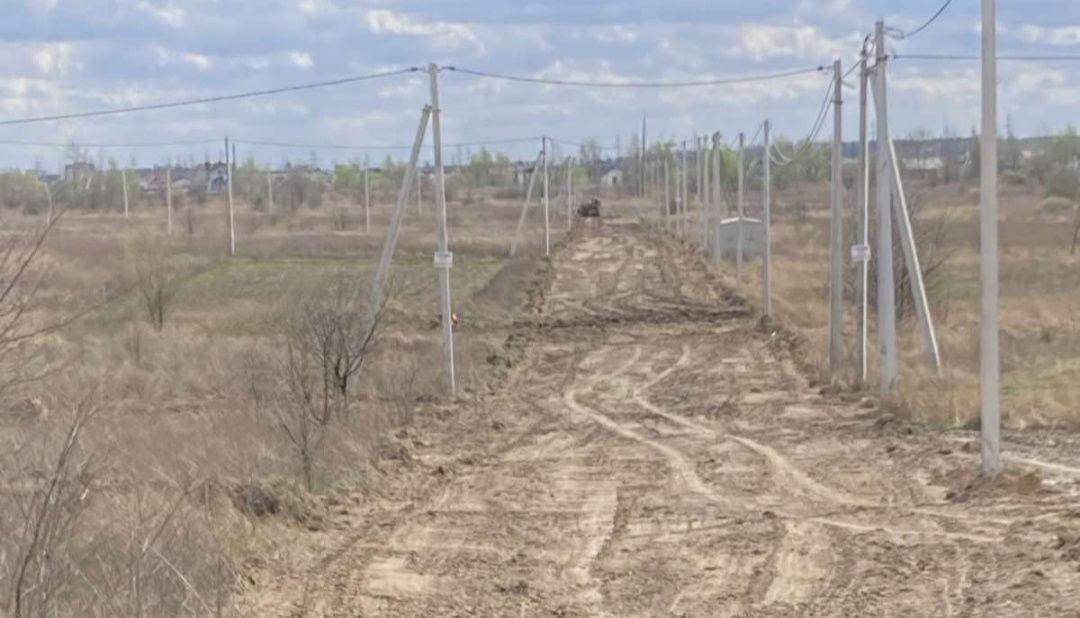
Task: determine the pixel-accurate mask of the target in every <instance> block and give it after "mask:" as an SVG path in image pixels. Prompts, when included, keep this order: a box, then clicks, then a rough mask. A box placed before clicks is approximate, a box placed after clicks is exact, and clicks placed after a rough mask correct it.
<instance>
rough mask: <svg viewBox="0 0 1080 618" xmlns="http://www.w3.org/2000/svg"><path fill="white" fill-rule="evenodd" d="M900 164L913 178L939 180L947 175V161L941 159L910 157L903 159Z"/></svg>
mask: <svg viewBox="0 0 1080 618" xmlns="http://www.w3.org/2000/svg"><path fill="white" fill-rule="evenodd" d="M900 164H901V166H902V167H903V168H904V171H906V172H907V173H908V174H909V175H910V176H912V177H913V178H939V177H941V176H942V175H943V174H944V173H945V160H944V159H942V158H941V157H908V158H905V159H901V161H900Z"/></svg>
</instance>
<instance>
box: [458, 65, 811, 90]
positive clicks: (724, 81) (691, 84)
mask: <svg viewBox="0 0 1080 618" xmlns="http://www.w3.org/2000/svg"><path fill="white" fill-rule="evenodd" d="M446 70H447V71H454V72H457V73H464V74H467V75H473V76H475V77H485V78H489V79H501V80H506V81H513V82H524V83H529V84H546V85H549V86H580V87H584V88H695V87H702V86H723V85H729V84H740V83H748V82H760V81H768V80H774V79H784V78H786V77H794V76H796V75H805V74H809V73H820V72H821V71H824V70H825V67H824V66H816V67H813V68H803V69H792V70H790V71H782V72H779V73H764V74H759V75H744V76H741V77H727V78H721V79H708V80H699V81H674V82H644V81H638V82H634V81H627V82H597V81H580V80H565V79H545V78H540V77H525V76H521V75H507V74H504V73H489V72H486V71H474V70H472V69H463V68H459V67H452V66H451V67H446Z"/></svg>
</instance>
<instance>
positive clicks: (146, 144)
mask: <svg viewBox="0 0 1080 618" xmlns="http://www.w3.org/2000/svg"><path fill="white" fill-rule="evenodd" d="M220 142H221V140H220V139H219V138H214V139H201V140H178V141H171V142H132V143H126V144H125V143H105V144H102V143H92V142H81V141H79V140H75V139H73V140H69V141H66V142H35V141H20V140H0V146H29V147H42V148H67V147H70V146H76V147H79V148H116V149H121V148H165V147H169V146H205V145H208V144H217V143H220Z"/></svg>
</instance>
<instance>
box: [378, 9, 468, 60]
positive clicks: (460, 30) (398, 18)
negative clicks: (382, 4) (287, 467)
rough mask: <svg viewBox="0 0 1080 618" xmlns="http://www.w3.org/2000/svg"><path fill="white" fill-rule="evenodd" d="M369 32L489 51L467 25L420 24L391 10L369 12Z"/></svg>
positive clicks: (435, 22) (440, 44)
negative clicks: (468, 46) (425, 39)
mask: <svg viewBox="0 0 1080 618" xmlns="http://www.w3.org/2000/svg"><path fill="white" fill-rule="evenodd" d="M366 17H367V26H368V30H370V31H371V32H373V33H375V34H405V35H411V36H422V37H426V38H429V39H431V41H432V43H433V44H434V45H435V46H436V47H443V48H448V49H456V48H459V47H462V46H464V45H471V46H472V47H473V48H474V49H475V50H476V52H477V53H478V54H484V53H485V52H486V51H487V50H486V48H485V47H484V44H483V43H482V42H481V41H480V38H479V37H477V36H476V33H475V32H473V31H472V29H471V28H469V27H468V26H467V25H465V24H462V23H456V22H445V21H433V22H418V21H414V20H413V19H412V18H411V17H409V16H408V15H405V14H403V13H395V12H393V11H389V10H381V9H380V10H374V11H368V12H367V16H366Z"/></svg>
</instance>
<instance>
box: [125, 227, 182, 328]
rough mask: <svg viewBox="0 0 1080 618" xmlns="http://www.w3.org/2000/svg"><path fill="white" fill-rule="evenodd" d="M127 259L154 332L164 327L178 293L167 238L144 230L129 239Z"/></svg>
mask: <svg viewBox="0 0 1080 618" xmlns="http://www.w3.org/2000/svg"><path fill="white" fill-rule="evenodd" d="M127 260H128V263H129V264H130V265H131V268H132V272H133V277H134V285H135V288H136V289H137V290H138V292H139V295H140V297H141V299H142V304H143V308H144V309H145V311H146V317H147V319H148V320H149V322H150V324H151V325H152V326H153V327H154V330H156V331H157V332H161V330H162V329H163V328H165V317H166V315H167V313H168V310H169V306H170V305H171V304H172V301H173V298H174V297H175V296H176V291H177V287H178V286H177V272H176V267H175V265H174V263H173V261H174V260H173V249H172V246H171V244H170V242H169V239H168V237H166V236H164V235H163V234H160V233H154V232H150V231H145V230H144V231H142V232H139V233H137V234H135V235H134V236H132V237H131V238H129V239H128V243H127Z"/></svg>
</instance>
